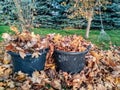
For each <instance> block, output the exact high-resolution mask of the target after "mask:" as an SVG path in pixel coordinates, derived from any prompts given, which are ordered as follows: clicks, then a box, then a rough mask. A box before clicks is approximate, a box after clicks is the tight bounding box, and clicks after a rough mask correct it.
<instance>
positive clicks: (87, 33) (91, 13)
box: [85, 9, 93, 38]
mask: <svg viewBox="0 0 120 90" xmlns="http://www.w3.org/2000/svg"><path fill="white" fill-rule="evenodd" d="M92 18H93V9H92V10H91V11H89V15H88V24H87V28H86V34H85V38H89V32H90V27H91V23H92Z"/></svg>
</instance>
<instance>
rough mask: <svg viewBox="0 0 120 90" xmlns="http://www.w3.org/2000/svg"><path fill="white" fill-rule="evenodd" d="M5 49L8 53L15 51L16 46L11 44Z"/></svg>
mask: <svg viewBox="0 0 120 90" xmlns="http://www.w3.org/2000/svg"><path fill="white" fill-rule="evenodd" d="M5 49H6V50H8V51H13V49H14V46H13V45H12V44H9V45H7V46H6V48H5Z"/></svg>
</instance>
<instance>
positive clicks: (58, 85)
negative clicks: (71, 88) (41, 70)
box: [51, 79, 62, 90]
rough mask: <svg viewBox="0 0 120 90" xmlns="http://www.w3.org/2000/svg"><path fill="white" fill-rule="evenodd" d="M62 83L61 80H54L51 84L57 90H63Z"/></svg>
mask: <svg viewBox="0 0 120 90" xmlns="http://www.w3.org/2000/svg"><path fill="white" fill-rule="evenodd" d="M60 82H61V81H60V80H59V79H54V80H53V81H52V82H51V86H52V87H54V88H55V89H58V90H61V88H62V87H61V83H60Z"/></svg>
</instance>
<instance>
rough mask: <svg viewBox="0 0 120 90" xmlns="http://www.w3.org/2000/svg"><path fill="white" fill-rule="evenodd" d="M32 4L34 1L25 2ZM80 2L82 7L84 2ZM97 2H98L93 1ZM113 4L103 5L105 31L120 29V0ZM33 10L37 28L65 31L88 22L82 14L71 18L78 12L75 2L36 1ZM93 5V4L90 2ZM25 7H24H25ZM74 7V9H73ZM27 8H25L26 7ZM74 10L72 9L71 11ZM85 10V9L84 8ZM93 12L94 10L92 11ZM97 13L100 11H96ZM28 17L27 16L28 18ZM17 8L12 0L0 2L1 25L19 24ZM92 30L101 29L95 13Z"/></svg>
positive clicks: (80, 26)
mask: <svg viewBox="0 0 120 90" xmlns="http://www.w3.org/2000/svg"><path fill="white" fill-rule="evenodd" d="M23 1H24V2H26V4H27V3H28V2H31V1H32V0H23ZM75 1H79V5H80V7H81V4H82V3H83V2H82V1H85V0H75ZM91 1H97V0H91ZM109 1H110V2H111V3H109V4H106V5H103V6H102V7H101V10H102V18H103V24H104V27H105V29H108V30H109V29H120V11H119V10H120V0H109ZM31 3H32V6H30V7H31V10H32V11H33V17H34V18H33V22H31V23H33V25H34V26H35V27H44V28H54V29H64V28H77V29H80V28H86V27H87V25H88V22H87V20H88V19H86V18H85V17H84V16H83V15H82V13H80V14H79V15H77V16H75V17H73V18H71V17H70V16H71V15H72V14H73V13H74V11H76V8H77V7H76V8H75V7H74V5H75V2H74V0H34V3H33V2H31ZM90 3H91V2H90ZM23 6H24V5H23ZM72 7H74V8H72ZM24 8H25V7H24ZM71 8H72V9H71ZM82 8H83V7H82ZM91 11H92V10H91ZM96 11H98V10H97V9H96ZM28 16H29V12H28V15H27V16H25V17H27V18H29V17H28ZM17 17H18V16H17V14H16V10H15V6H14V3H13V1H12V0H1V1H0V25H8V24H12V23H13V24H16V23H19V22H18V19H17ZM91 28H92V29H100V17H99V14H98V13H94V16H93V17H92V22H91Z"/></svg>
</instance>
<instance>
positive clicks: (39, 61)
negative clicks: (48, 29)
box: [2, 27, 48, 75]
mask: <svg viewBox="0 0 120 90" xmlns="http://www.w3.org/2000/svg"><path fill="white" fill-rule="evenodd" d="M11 29H12V30H14V31H15V33H12V34H8V33H4V34H3V36H2V38H4V41H5V45H6V46H5V49H6V50H7V53H8V54H10V55H11V57H12V63H13V71H14V72H17V71H22V72H24V73H28V74H30V75H31V74H32V72H33V71H35V70H42V69H44V64H45V60H46V54H47V51H48V40H47V39H46V38H42V37H40V35H39V34H34V33H33V32H29V31H22V32H18V30H17V28H15V27H11Z"/></svg>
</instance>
